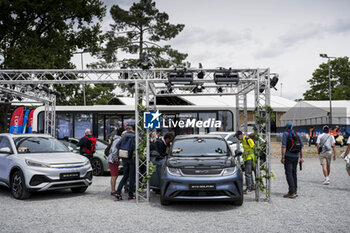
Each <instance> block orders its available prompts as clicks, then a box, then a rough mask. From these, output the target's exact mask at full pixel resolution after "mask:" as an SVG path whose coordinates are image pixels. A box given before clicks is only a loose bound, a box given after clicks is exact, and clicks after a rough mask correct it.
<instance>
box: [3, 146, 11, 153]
mask: <svg viewBox="0 0 350 233" xmlns="http://www.w3.org/2000/svg"><path fill="white" fill-rule="evenodd" d="M0 154H12V151H11V149H10V147H4V148H1V149H0Z"/></svg>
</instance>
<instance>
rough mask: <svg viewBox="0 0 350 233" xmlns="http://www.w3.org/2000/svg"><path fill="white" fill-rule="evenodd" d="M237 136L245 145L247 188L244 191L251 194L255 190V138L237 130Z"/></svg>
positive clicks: (244, 157) (244, 159)
mask: <svg viewBox="0 0 350 233" xmlns="http://www.w3.org/2000/svg"><path fill="white" fill-rule="evenodd" d="M235 136H236V137H237V139H238V140H240V141H241V142H242V146H243V161H244V166H245V182H246V186H247V188H246V189H245V190H244V191H243V193H244V194H250V193H252V192H253V191H254V190H255V186H254V179H253V174H252V171H253V169H254V167H255V154H254V146H255V143H254V141H253V139H251V138H249V137H246V136H244V135H243V133H242V131H237V132H236V134H235Z"/></svg>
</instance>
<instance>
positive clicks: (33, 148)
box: [14, 137, 69, 154]
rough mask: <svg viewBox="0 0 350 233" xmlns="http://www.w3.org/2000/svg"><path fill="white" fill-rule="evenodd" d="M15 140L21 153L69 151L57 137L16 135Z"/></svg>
mask: <svg viewBox="0 0 350 233" xmlns="http://www.w3.org/2000/svg"><path fill="white" fill-rule="evenodd" d="M14 142H15V145H16V148H17V151H18V153H20V154H22V153H56V152H69V149H68V148H67V147H66V146H65V145H64V144H62V143H61V142H59V141H58V140H57V139H56V138H47V137H16V138H14Z"/></svg>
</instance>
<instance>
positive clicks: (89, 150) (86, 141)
mask: <svg viewBox="0 0 350 233" xmlns="http://www.w3.org/2000/svg"><path fill="white" fill-rule="evenodd" d="M95 144H96V138H94V137H93V136H92V133H91V130H90V129H86V130H85V136H84V137H82V138H81V139H80V141H79V142H78V144H77V146H78V147H80V154H81V155H83V156H85V157H86V158H88V159H89V160H90V163H91V162H92V158H93V155H94V152H95V149H94V148H95Z"/></svg>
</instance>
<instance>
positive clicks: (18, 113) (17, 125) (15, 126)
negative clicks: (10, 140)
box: [10, 107, 24, 133]
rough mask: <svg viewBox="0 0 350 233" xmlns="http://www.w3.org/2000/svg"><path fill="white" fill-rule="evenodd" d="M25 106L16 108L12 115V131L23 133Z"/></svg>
mask: <svg viewBox="0 0 350 233" xmlns="http://www.w3.org/2000/svg"><path fill="white" fill-rule="evenodd" d="M23 110H24V107H18V108H16V109H15V110H14V111H13V113H12V116H11V122H10V133H22V125H23Z"/></svg>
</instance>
